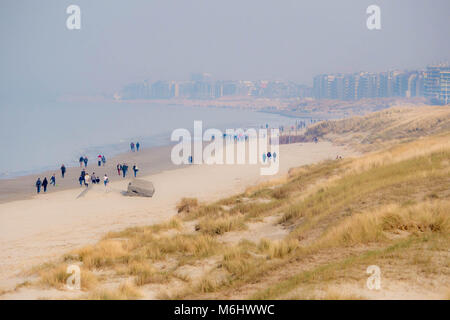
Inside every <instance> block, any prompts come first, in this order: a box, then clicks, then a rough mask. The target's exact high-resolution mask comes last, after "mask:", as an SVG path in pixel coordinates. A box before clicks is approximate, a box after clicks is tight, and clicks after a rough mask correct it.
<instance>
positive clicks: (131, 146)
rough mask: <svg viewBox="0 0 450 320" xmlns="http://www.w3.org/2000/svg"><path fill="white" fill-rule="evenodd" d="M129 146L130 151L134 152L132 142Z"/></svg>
mask: <svg viewBox="0 0 450 320" xmlns="http://www.w3.org/2000/svg"><path fill="white" fill-rule="evenodd" d="M130 148H131V151H133V152H134V142H132V143H130Z"/></svg>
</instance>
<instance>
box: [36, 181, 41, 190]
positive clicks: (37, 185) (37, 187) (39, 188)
mask: <svg viewBox="0 0 450 320" xmlns="http://www.w3.org/2000/svg"><path fill="white" fill-rule="evenodd" d="M41 185H42V182H41V178H38V179H37V181H36V189H37V193H39V192H41Z"/></svg>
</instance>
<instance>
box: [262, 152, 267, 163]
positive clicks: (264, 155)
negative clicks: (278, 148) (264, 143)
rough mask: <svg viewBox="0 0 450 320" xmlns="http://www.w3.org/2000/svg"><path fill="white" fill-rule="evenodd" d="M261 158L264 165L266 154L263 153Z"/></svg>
mask: <svg viewBox="0 0 450 320" xmlns="http://www.w3.org/2000/svg"><path fill="white" fill-rule="evenodd" d="M262 157H263V162H264V163H266V157H267V156H266V153H265V152H264V153H263V155H262Z"/></svg>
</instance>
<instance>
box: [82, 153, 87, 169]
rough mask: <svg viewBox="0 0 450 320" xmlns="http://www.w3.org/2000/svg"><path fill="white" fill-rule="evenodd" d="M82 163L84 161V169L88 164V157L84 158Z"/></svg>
mask: <svg viewBox="0 0 450 320" xmlns="http://www.w3.org/2000/svg"><path fill="white" fill-rule="evenodd" d="M83 161H84V167H85V168H86V167H87V164H88V157H86V156H84V158H83Z"/></svg>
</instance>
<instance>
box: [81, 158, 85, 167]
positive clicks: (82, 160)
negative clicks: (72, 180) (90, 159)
mask: <svg viewBox="0 0 450 320" xmlns="http://www.w3.org/2000/svg"><path fill="white" fill-rule="evenodd" d="M83 162H84V158H83V157H80V168H81V167H82V166H83Z"/></svg>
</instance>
